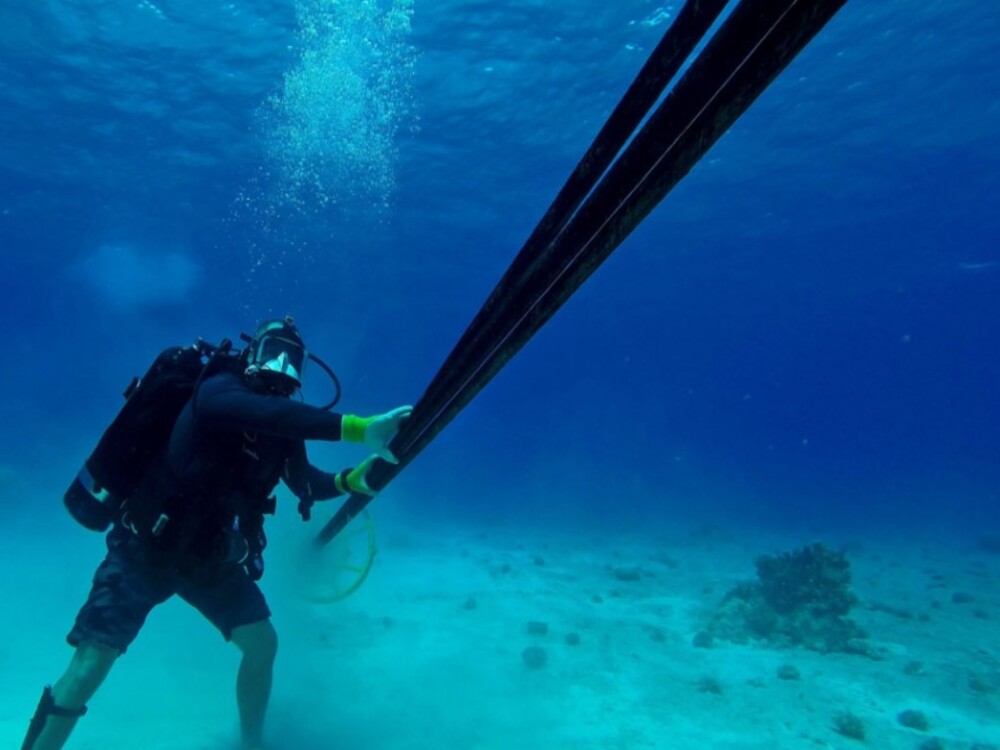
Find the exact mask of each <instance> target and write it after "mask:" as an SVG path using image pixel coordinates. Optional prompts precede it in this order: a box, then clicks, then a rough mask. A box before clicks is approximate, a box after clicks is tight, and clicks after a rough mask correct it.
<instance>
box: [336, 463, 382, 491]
mask: <svg viewBox="0 0 1000 750" xmlns="http://www.w3.org/2000/svg"><path fill="white" fill-rule="evenodd" d="M376 458H378V456H375V455H372V456H369V457H368V458H366V459H365V460H364V461H362V462H361V465H360V466H358V467H357V468H354V469H344V470H343V471H341V472H338V473H337V474H336V475H335V476H334V478H333V481H334V483H335V484H336V485H337V489H338V490H340V491H341V492H343V493H344V494H345V495H346V494H348V493H353V494H357V495H368V496H369V497H375V495H376V494H378V493H377V492H376V491H375V490H373V489H372V488H371V487H369V486H368V470H369V469H371V467H372V464H373V463H375V459H376Z"/></svg>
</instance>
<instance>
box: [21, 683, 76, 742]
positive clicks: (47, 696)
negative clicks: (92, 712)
mask: <svg viewBox="0 0 1000 750" xmlns="http://www.w3.org/2000/svg"><path fill="white" fill-rule="evenodd" d="M85 713H87V707H86V706H81V707H80V708H63V707H62V706H57V705H56V701H55V699H54V698H53V697H52V686H51V685H46V686H45V690H43V691H42V699H41V700H40V701H38V708H36V709H35V715H34V716H32V717H31V724H29V725H28V735H27V736H26V737H25V738H24V744H23V745H21V750H31V749H32V748H33V747H34V746H35V740H37V739H38V735H40V734H41V733H42V730H43V729H44V728H45V722H46V721H48V718H49V717H50V716H66V717H68V718H73V719H77V718H79V717H81V716H83V715H84V714H85Z"/></svg>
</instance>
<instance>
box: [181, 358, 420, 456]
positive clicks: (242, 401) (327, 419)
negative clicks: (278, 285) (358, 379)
mask: <svg viewBox="0 0 1000 750" xmlns="http://www.w3.org/2000/svg"><path fill="white" fill-rule="evenodd" d="M194 400H195V402H196V404H197V414H196V415H195V418H196V419H198V420H199V421H201V420H204V422H205V423H206V424H207V425H208V426H210V427H217V428H222V429H232V430H241V431H244V432H260V433H263V434H265V435H275V436H277V437H283V438H291V439H298V440H345V441H347V442H349V443H364V444H365V445H366V446H367V447H368V449H369V450H371V451H373V452H374V453H376V454H378V455H379V456H380V457H382V458H384V459H385V460H386V461H389V462H391V463H396V462H397V459H396V457H395V456H394V455H393V453H392V451H391V450H389V442H390V441H391V440H392V438H393V436H394V435H395V434H396V433H397V432H398V431H399V427H400V425H401V424H402V422H403V420H405V419H407V418H408V417H409V416H410V413H411V412H412V411H413V407H411V406H400V407H397V408H395V409H393V410H391V411H388V412H386V413H384V414H376V415H375V416H372V417H358V416H355V415H353V414H337V413H336V412H331V411H326V410H325V409H319V408H317V407H315V406H309V405H308V404H303V403H300V402H298V401H292V400H291V399H288V398H285V397H284V396H276V395H271V394H262V393H257V392H256V391H254V390H253V389H251V388H250V387H249V386H248V385H247V384H246V383H245V382H243V380H242V379H241V378H240V377H239V376H237V375H234V374H232V373H223V374H221V375H216V376H215V377H212V378H208V379H207V380H206V381H205V382H204V383H202V384H201V386H200V387H199V388H198V394H197V396H196V397H195V399H194Z"/></svg>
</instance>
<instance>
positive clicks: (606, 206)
mask: <svg viewBox="0 0 1000 750" xmlns="http://www.w3.org/2000/svg"><path fill="white" fill-rule="evenodd" d="M845 2H846V0H785V1H784V2H781V3H778V2H775V1H774V0H743V2H741V3H739V5H737V6H736V8H734V10H733V12H732V14H731V15H730V16H729V17H728V18H727V19H726V21H725V23H723V24H722V26H721V27H720V28H719V29H718V31H717V32H716V33H715V34H714V36H713V37H712V39H711V40H710V41H709V43H708V44H707V45H706V46H705V47H704V49H703V50H702V51H701V53H700V54H699V55H698V56H697V58H696V59H695V60H694V62H693V63H692V64H691V66H690V67H689V68H688V70H687V71H686V72H685V74H684V75H683V76H682V77H681V79H680V81H678V83H677V85H676V86H675V87H674V88H673V89H672V90H671V91H670V92H669V94H668V95H667V96H666V98H665V99H664V101H663V102H662V104H661V105H660V106H659V107H658V108H657V109H656V111H655V112H654V113H653V114H652V115H651V116H650V117H649V119H648V120H647V121H646V122H645V124H644V125H643V126H642V127H641V129H640V130H639V132H638V133H636V134H634V137H632V138H631V141H630V143H629V145H628V146H627V148H625V150H624V151H623V152H622V153H621V155H620V156H619V157H618V159H617V160H616V161H615V163H614V164H612V165H611V166H610V167H609V168H608V169H607V170H606V171H605V172H604V174H603V176H602V177H601V180H600V182H599V183H598V184H597V185H596V186H595V187H594V188H593V189H592V190H591V191H589V194H588V195H587V197H586V200H585V201H584V203H583V205H582V206H581V207H580V208H579V209H578V210H577V211H576V212H575V214H574V215H573V216H572V218H571V220H569V221H568V222H567V223H566V225H565V226H563V227H562V228H561V229H559V230H558V232H557V233H556V234H555V235H554V236H552V238H551V240H550V241H548V244H547V245H546V247H545V248H544V249H543V250H542V251H541V252H537V255H536V257H533V258H530V259H529V260H528V261H527V262H525V261H524V260H523V259H522V256H524V255H525V251H526V250H529V248H528V247H527V245H526V247H525V248H523V249H522V251H521V253H519V255H518V258H517V259H515V261H514V264H512V266H511V269H513V268H514V267H515V266H516V265H517V264H518V263H519V262H522V263H524V264H525V269H524V271H523V272H522V273H521V274H520V275H519V278H518V279H517V282H518V283H517V285H516V286H515V287H514V288H512V289H511V290H510V292H509V293H508V294H505V295H501V296H503V298H504V303H503V305H501V306H500V307H499V309H497V310H496V311H495V312H493V313H492V314H485V318H488V319H489V320H490V321H494V322H495V321H500V322H502V324H503V325H502V330H500V331H498V332H497V334H498V335H490V336H489V337H486V338H483V339H481V341H485V343H486V346H485V347H484V346H476V347H472V349H473V351H471V352H470V351H468V350H466V349H463V347H462V345H461V344H462V342H461V341H460V343H459V345H458V346H456V350H454V351H453V352H452V354H451V355H449V357H448V359H447V361H446V363H445V365H444V366H443V367H442V368H441V370H440V371H439V372H438V374H437V375H436V376H435V378H434V380H433V381H432V383H431V385H430V386H429V387H428V389H427V391H426V392H425V394H424V396H423V397H422V398H421V399H420V401H419V402H418V403H417V405H416V407H415V408H414V412H413V417H411V418H410V419H409V420H408V421H407V422H405V423H404V424H403V427H402V429H401V430H400V432H399V434H398V435H397V436H396V438H395V440H393V443H392V446H391V447H392V449H393V452H394V453H395V454H396V456H398V457H399V463H398V464H395V465H393V464H389V463H387V462H385V461H377V462H376V463H375V464H374V465H373V467H372V470H371V472H370V474H369V484H370V485H371V486H372V487H373V488H376V489H378V490H381V489H382V488H384V487H385V485H386V484H388V483H389V482H390V481H391V480H392V479H393V478H394V477H395V476H396V475H397V474H398V473H399V472H400V471H401V470H402V469H403V468H404V467H405V466H406V465H408V464H409V462H410V461H412V460H413V458H414V457H415V456H416V455H417V454H419V452H420V451H421V450H423V448H424V447H426V446H427V444H428V443H429V442H430V441H431V440H433V438H434V437H435V436H436V435H437V434H438V433H440V431H441V430H443V429H444V427H445V426H447V424H448V423H449V422H450V421H451V420H452V419H453V418H454V417H455V416H456V415H457V414H458V413H459V412H460V411H461V410H462V409H463V408H465V406H466V405H467V404H468V403H469V402H470V401H471V400H472V399H473V398H474V397H475V396H476V394H478V393H479V391H481V390H482V389H483V388H484V387H485V386H486V384H487V383H488V382H489V381H490V380H491V379H492V378H493V376H494V375H496V373H497V372H499V370H500V369H501V368H502V367H503V366H504V364H506V363H507V362H508V361H509V360H510V359H511V358H512V357H513V356H514V355H515V354H516V353H517V352H518V351H519V350H520V349H521V347H522V346H524V344H525V343H527V341H528V340H529V339H530V338H531V337H532V336H533V335H534V334H535V333H536V332H537V331H538V330H539V329H540V328H541V327H542V326H543V325H544V324H545V323H546V322H547V321H548V320H549V319H550V318H551V317H552V315H553V314H555V312H556V310H558V309H559V308H560V307H561V306H562V305H563V304H564V303H565V301H566V300H567V299H569V297H570V296H572V294H573V293H574V292H575V291H576V290H577V289H578V288H579V287H580V285H582V284H583V282H584V281H586V279H587V278H589V277H590V275H591V274H592V273H593V272H594V271H595V270H596V269H597V268H598V267H599V266H600V264H601V263H603V262H604V260H606V259H607V257H608V256H609V255H610V254H611V253H612V252H613V251H614V250H615V249H616V248H617V247H618V246H619V245H620V244H621V243H622V241H623V240H624V239H625V238H626V237H627V236H628V235H629V234H630V233H631V232H632V231H633V230H634V229H635V228H636V227H637V226H638V225H639V224H640V223H641V222H642V221H643V219H645V218H646V216H648V215H649V213H650V212H651V211H652V210H653V208H655V206H656V205H657V204H658V203H659V202H660V201H661V200H662V199H663V197H664V196H665V195H666V194H667V193H668V192H669V191H670V190H671V189H673V187H674V186H675V185H676V184H677V183H678V182H679V181H680V180H681V179H682V178H683V177H684V176H685V175H686V174H687V173H688V172H689V171H690V170H691V168H692V167H693V166H694V165H695V164H696V163H697V162H698V160H699V159H701V157H702V156H704V154H705V153H706V152H707V151H708V150H709V149H710V148H711V147H712V145H714V144H715V142H716V141H717V140H718V139H719V138H720V137H721V136H722V134H723V133H725V132H726V130H727V129H728V128H729V127H730V126H731V125H732V124H733V123H734V122H735V121H736V120H737V119H738V118H739V117H740V116H741V115H742V114H743V113H744V112H745V111H746V110H747V108H749V106H750V105H751V104H752V103H753V102H754V101H755V100H756V99H757V97H758V96H759V95H760V94H761V93H762V92H763V91H764V90H765V89H766V88H767V86H768V85H770V83H771V82H772V81H773V80H774V79H775V78H776V77H777V75H778V74H779V73H780V72H781V71H782V70H784V68H785V67H787V65H788V64H789V63H790V62H791V61H792V60H793V59H794V58H795V56H796V55H798V53H799V52H801V51H802V49H804V48H805V46H806V45H807V44H808V43H809V42H810V40H812V39H813V37H815V35H816V34H818V33H819V31H820V30H821V29H822V28H823V27H824V26H825V25H826V23H827V22H828V21H829V20H830V19H831V18H833V16H834V15H835V14H836V12H837V11H838V10H839V9H840V8H841V7H842V6H843V5H844V4H845ZM668 33H669V32H668ZM644 70H645V68H644ZM630 90H631V89H630ZM616 111H617V110H616ZM602 132H604V131H603V130H602ZM588 153H589V152H588ZM571 179H572V178H571ZM564 189H565V188H564ZM550 210H551V209H550ZM548 215H549V212H547V213H546V216H548ZM543 221H544V220H543ZM540 226H541V225H540ZM550 231H551V230H549V229H546V228H536V232H535V233H533V235H532V236H535V234H537V233H539V232H540V233H541V234H542V235H545V234H547V233H549V232H550ZM531 252H532V253H533V254H534V253H535V252H536V251H535V250H533V249H532V250H531ZM509 275H511V272H510V271H508V274H505V277H504V278H505V279H506V278H507V277H508V276H509ZM501 283H502V282H501ZM496 295H497V291H496V290H494V294H493V295H491V297H490V299H494V297H495V296H496ZM484 309H485V306H484ZM480 316H484V312H483V311H480ZM477 317H478V316H477ZM473 327H474V325H473V326H470V330H471V329H472V328H473ZM476 334H477V332H476V331H473V332H472V334H471V335H470V334H469V331H466V335H465V336H463V340H470V339H471V340H475V339H476ZM442 382H447V383H448V384H449V387H448V388H442V387H441V383H442ZM370 499H371V498H369V497H368V496H361V495H352V496H351V497H350V498H349V499H348V500H347V501H346V502H345V503H344V504H343V505H342V506H341V508H340V509H339V510H338V511H337V513H336V514H335V515H334V516H333V518H332V519H330V521H329V522H328V523H327V524H326V526H324V527H323V529H322V530H321V531H320V533H319V534H318V535H317V537H316V543H317V544H320V545H323V544H326V543H327V542H328V541H330V540H331V539H333V538H334V537H335V536H336V535H337V533H339V531H340V530H341V529H343V528H344V527H345V526H346V525H347V524H348V523H349V522H350V520H351V519H352V518H354V517H355V516H356V515H357V514H358V513H359V512H361V510H362V509H363V508H364V507H365V506H366V505H367V503H368V502H369V501H370Z"/></svg>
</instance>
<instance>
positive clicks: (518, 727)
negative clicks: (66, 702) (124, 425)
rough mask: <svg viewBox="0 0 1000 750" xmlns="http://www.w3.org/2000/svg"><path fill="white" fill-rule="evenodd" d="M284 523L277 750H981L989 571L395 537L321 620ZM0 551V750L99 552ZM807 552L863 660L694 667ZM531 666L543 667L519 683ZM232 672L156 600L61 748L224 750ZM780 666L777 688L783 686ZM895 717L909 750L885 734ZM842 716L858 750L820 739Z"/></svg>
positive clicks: (675, 544)
mask: <svg viewBox="0 0 1000 750" xmlns="http://www.w3.org/2000/svg"><path fill="white" fill-rule="evenodd" d="M292 515H293V514H290V513H289V514H285V517H284V518H283V517H282V516H280V515H279V517H278V518H276V519H274V522H273V523H272V524H271V525H270V526H269V529H270V537H271V548H270V549H269V550H268V553H269V558H268V563H269V569H268V573H267V575H266V576H265V578H264V580H263V582H262V585H263V588H264V591H265V593H266V594H267V596H268V600H269V603H270V605H271V609H272V610H273V612H274V617H273V620H274V623H275V626H276V627H277V629H278V631H279V634H280V637H281V647H280V654H279V662H278V666H277V673H276V679H275V687H274V693H273V698H272V709H271V713H270V717H269V724H268V735H269V739H270V743H271V744H270V745H269V747H270V748H272V750H292V749H295V750H312V749H314V748H316V749H319V748H351V749H352V750H376V749H377V750H425V749H426V750H431V749H432V748H433V749H434V750H439V749H440V748H456V749H462V750H464V749H469V750H493V749H496V750H500V749H501V748H502V749H504V750H509V749H510V748H524V749H526V750H530V749H532V748H546V750H550V749H551V748H567V749H568V750H597V749H598V748H600V749H610V748H670V749H671V750H689V749H690V750H694V749H695V748H697V749H698V750H704V748H724V749H733V750H736V749H740V748H742V749H747V750H749V749H750V748H781V749H783V750H785V749H787V750H799V749H801V750H805V749H806V748H863V747H873V748H880V749H881V750H904V749H905V750H918V749H923V750H933V749H934V748H949V749H952V750H959V749H961V750H989V749H990V748H998V747H1000V637H998V623H1000V556H997V555H990V554H988V553H986V552H981V551H977V550H976V549H975V546H974V543H973V540H962V539H949V540H946V541H942V540H935V539H933V538H932V537H930V536H926V537H924V538H917V537H915V536H911V537H905V536H901V537H900V538H894V539H886V538H884V537H883V538H861V537H858V536H856V535H855V536H853V537H851V538H838V537H837V536H836V535H831V536H826V537H824V536H823V535H821V534H819V535H814V536H811V537H804V536H800V535H791V534H777V533H774V534H768V533H760V532H754V533H753V534H750V533H747V532H741V533H739V534H737V533H734V529H732V528H729V529H726V528H722V527H719V526H704V525H698V526H692V527H691V528H688V529H680V528H672V529H671V530H670V532H669V533H659V531H658V530H655V529H652V528H645V529H638V530H636V531H634V532H631V533H627V534H626V533H601V532H599V531H594V530H592V531H576V532H567V531H545V530H544V529H539V528H537V527H535V528H531V529H518V528H517V527H516V526H514V525H512V524H508V525H504V526H495V525H493V526H485V525H483V526H475V525H458V524H452V525H447V526H445V525H435V524H432V523H429V522H428V523H427V524H426V525H425V526H424V527H423V528H420V529H417V528H415V527H414V525H413V524H412V523H401V522H399V523H395V524H393V523H391V519H390V523H388V524H387V526H386V528H382V529H380V536H379V553H378V555H377V556H376V559H375V565H374V567H373V570H372V572H371V575H370V576H369V578H368V580H367V581H366V582H365V584H364V586H362V587H361V589H360V590H359V591H358V592H357V593H355V594H353V595H352V596H351V597H349V598H347V599H345V600H343V601H340V602H337V603H333V604H316V603H313V602H309V601H307V600H304V599H303V598H302V597H301V596H300V589H301V588H302V586H301V580H302V576H301V568H300V567H299V566H300V560H299V559H298V556H297V554H293V550H295V549H301V548H302V547H303V546H304V544H305V542H306V540H307V539H308V538H309V536H308V535H309V534H310V533H314V532H315V530H316V527H315V526H312V527H302V525H301V524H299V523H297V519H294V518H289V516H292ZM67 524H68V522H67ZM296 524H297V525H296ZM8 533H9V538H8V540H7V543H6V544H5V545H4V547H3V552H2V554H3V557H5V558H6V559H5V560H3V563H2V564H3V569H4V570H5V571H7V572H8V575H5V576H3V579H2V581H0V594H2V597H3V601H4V603H5V606H4V611H5V613H4V617H3V618H2V622H0V631H2V638H0V670H2V674H3V677H4V679H3V680H2V681H0V746H2V747H5V748H7V747H11V748H13V747H19V746H20V741H21V738H22V736H23V733H24V729H25V727H26V725H27V721H28V719H29V718H30V715H31V713H32V711H33V710H34V707H35V704H36V702H37V700H38V695H39V692H40V689H41V687H42V685H43V684H44V683H45V682H46V681H52V680H54V679H55V678H56V677H57V676H58V675H59V673H60V672H61V671H62V669H63V668H64V666H65V664H66V662H67V660H68V658H69V655H70V650H69V648H68V647H67V646H66V645H65V644H64V643H63V637H64V635H65V632H66V631H67V630H68V628H69V626H70V625H71V623H72V619H73V616H74V615H75V613H76V610H77V609H78V607H79V605H80V603H81V602H82V601H83V598H84V597H85V595H86V591H87V588H88V586H89V582H90V576H91V574H92V571H93V569H94V568H95V567H96V565H97V563H98V562H99V561H100V559H101V557H102V555H103V543H102V542H101V540H100V538H99V537H98V536H96V535H91V534H88V533H87V532H83V531H78V530H77V529H75V528H71V527H68V526H67V527H66V528H62V527H60V529H59V530H58V537H57V538H58V539H60V540H65V541H62V542H60V543H58V544H56V543H54V542H53V539H52V538H49V539H39V538H38V533H39V532H37V531H32V530H25V531H24V533H18V532H17V530H15V529H10V528H8ZM359 539H361V542H359V543H361V544H363V538H361V537H359ZM817 539H818V540H821V541H824V542H825V543H827V544H828V545H829V546H831V547H834V548H842V549H845V550H846V551H847V554H848V559H849V560H850V561H851V565H852V570H853V573H854V589H855V592H856V593H857V595H858V596H859V598H860V603H859V605H858V606H857V607H856V609H855V610H854V612H853V613H852V616H853V618H854V619H855V620H856V621H857V622H858V623H859V624H860V625H861V626H862V627H864V628H865V629H866V630H867V631H868V633H869V636H870V641H871V643H872V645H873V646H874V648H875V651H876V652H877V654H878V655H879V658H877V659H870V658H866V657H863V656H854V655H846V654H820V653H815V652H812V651H807V650H804V649H775V648H771V647H768V646H766V645H765V644H747V645H736V644H730V643H725V642H719V641H716V642H715V643H714V644H713V645H712V647H711V648H699V647H696V646H695V645H694V644H693V638H694V636H695V635H696V633H698V631H699V630H700V629H701V628H702V627H703V626H704V625H705V624H706V622H707V621H708V618H709V616H710V613H711V612H712V610H713V608H714V607H715V605H716V604H717V603H718V602H719V600H720V599H721V597H722V596H723V595H724V594H725V592H726V591H727V590H729V589H730V588H731V587H732V586H733V585H735V584H736V583H738V582H740V581H745V580H751V579H753V577H754V567H753V561H754V558H755V557H756V556H757V555H759V554H762V553H773V552H779V551H787V550H791V549H794V548H797V547H799V546H801V545H803V544H805V543H807V542H811V541H815V540H817ZM355 551H357V550H355ZM532 647H534V648H536V649H542V650H544V664H543V665H541V666H538V665H535V666H533V667H532V666H529V665H528V664H527V663H526V660H525V650H526V649H529V648H532ZM533 653H534V654H535V655H536V656H540V655H541V654H540V652H539V651H537V650H535V651H534V652H533ZM237 665H238V654H237V652H236V649H235V648H233V647H232V646H229V645H226V644H225V643H224V642H223V641H222V640H221V638H220V637H219V634H218V633H216V632H215V631H214V630H213V629H212V627H211V626H209V625H207V624H206V623H205V622H204V621H202V620H201V619H200V616H199V615H198V614H197V613H196V612H193V611H192V610H190V609H189V608H188V607H187V606H186V605H185V604H184V603H183V602H180V601H179V600H172V601H171V602H169V603H167V604H166V605H164V606H162V607H160V608H158V609H157V610H156V611H155V612H154V613H153V615H152V616H151V617H150V619H149V621H148V622H147V625H146V628H145V629H144V631H143V632H142V634H141V635H140V637H139V639H138V640H137V641H136V643H135V644H133V646H132V647H131V648H130V649H129V651H128V653H127V654H126V655H125V656H124V657H122V659H121V661H120V663H119V664H117V665H116V666H115V668H114V670H113V671H112V673H111V675H110V677H109V678H108V681H107V682H106V683H105V685H104V687H103V688H102V689H101V691H100V692H99V693H98V694H97V695H96V696H95V697H94V699H93V700H92V701H91V702H90V711H89V713H88V715H87V716H86V717H85V718H84V719H83V720H82V721H81V722H80V724H79V727H78V729H77V732H76V733H75V735H74V736H73V738H72V739H71V741H70V743H69V744H68V746H67V747H69V748H78V749H79V750H86V749H92V750H96V749H98V748H99V749H100V750H118V749H119V748H121V749H124V748H128V749H129V750H134V749H135V748H148V749H150V750H203V749H205V750H207V749H208V748H223V749H224V750H229V749H230V748H233V747H234V746H235V745H234V741H235V738H236V711H235V699H234V689H233V685H234V679H235V670H236V667H237ZM789 666H790V667H794V671H795V672H797V675H798V676H797V678H796V679H783V678H782V677H781V676H779V669H781V668H782V667H785V668H786V669H785V670H784V671H785V672H789V671H792V670H788V669H787V667H789ZM786 677H787V675H786ZM903 711H919V712H921V713H922V714H923V715H924V716H925V717H926V719H927V722H928V724H929V727H928V729H927V730H926V731H921V730H918V729H914V728H909V727H906V726H903V725H902V724H901V723H900V720H899V714H900V713H901V712H903ZM842 712H851V713H852V714H854V715H855V716H856V717H857V718H858V719H860V720H861V722H862V724H863V727H864V732H865V739H864V740H857V739H851V738H848V737H845V736H843V735H841V734H839V733H838V732H837V731H836V730H835V727H834V719H835V717H836V716H837V715H838V714H840V713H842Z"/></svg>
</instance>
